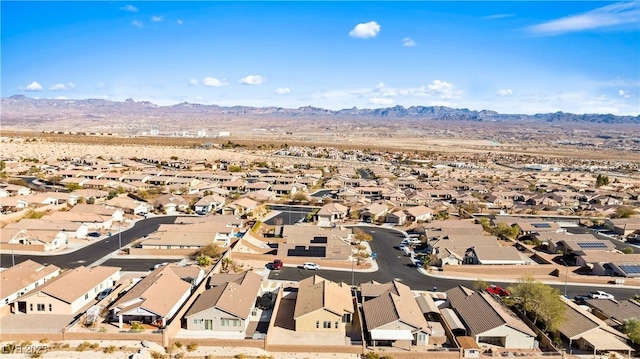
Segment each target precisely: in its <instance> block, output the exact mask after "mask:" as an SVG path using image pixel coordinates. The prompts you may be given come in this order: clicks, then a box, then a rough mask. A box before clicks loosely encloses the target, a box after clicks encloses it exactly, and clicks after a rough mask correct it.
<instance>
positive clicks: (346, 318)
mask: <svg viewBox="0 0 640 359" xmlns="http://www.w3.org/2000/svg"><path fill="white" fill-rule="evenodd" d="M342 322H343V323H351V313H346V314H343V315H342Z"/></svg>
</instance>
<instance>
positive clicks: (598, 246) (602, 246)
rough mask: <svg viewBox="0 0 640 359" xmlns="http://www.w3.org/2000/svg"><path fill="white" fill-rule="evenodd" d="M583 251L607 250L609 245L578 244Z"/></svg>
mask: <svg viewBox="0 0 640 359" xmlns="http://www.w3.org/2000/svg"><path fill="white" fill-rule="evenodd" d="M578 246H579V247H580V248H582V249H607V245H606V244H604V243H601V242H578Z"/></svg>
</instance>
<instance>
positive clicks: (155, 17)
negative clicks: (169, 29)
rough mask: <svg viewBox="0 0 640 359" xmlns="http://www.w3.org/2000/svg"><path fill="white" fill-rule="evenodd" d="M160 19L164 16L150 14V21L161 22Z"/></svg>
mask: <svg viewBox="0 0 640 359" xmlns="http://www.w3.org/2000/svg"><path fill="white" fill-rule="evenodd" d="M162 20H164V17H162V16H152V17H151V21H153V22H161V21H162Z"/></svg>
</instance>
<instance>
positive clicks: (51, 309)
mask: <svg viewBox="0 0 640 359" xmlns="http://www.w3.org/2000/svg"><path fill="white" fill-rule="evenodd" d="M49 311H50V312H53V304H51V303H49Z"/></svg>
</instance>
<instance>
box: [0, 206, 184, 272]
mask: <svg viewBox="0 0 640 359" xmlns="http://www.w3.org/2000/svg"><path fill="white" fill-rule="evenodd" d="M175 218H176V216H164V217H152V218H149V219H146V220H142V221H138V222H136V224H135V225H134V226H133V227H132V228H130V229H128V230H125V231H124V232H122V233H121V237H120V236H119V235H118V234H115V235H113V236H111V237H107V238H105V239H102V240H100V241H96V242H95V243H93V244H90V245H87V246H86V247H83V248H80V249H78V250H76V251H74V252H71V253H67V254H59V255H44V256H40V255H30V254H15V263H16V264H18V263H20V262H23V261H25V260H27V259H33V260H35V261H37V262H39V263H43V264H45V263H46V264H54V265H56V266H58V267H60V268H75V267H78V266H81V265H85V266H88V265H90V264H91V263H93V262H95V261H97V260H98V259H100V258H102V257H104V256H106V255H108V254H110V253H112V252H115V251H116V250H118V248H119V242H120V241H119V239H121V241H122V246H123V247H124V246H126V245H128V244H129V243H131V242H133V241H135V240H136V239H138V238H142V237H144V236H145V235H147V234H149V233H152V232H154V231H156V230H157V229H158V227H159V226H160V224H163V223H173V221H174V219H175ZM11 265H12V256H11V254H10V253H9V254H2V255H0V266H2V267H10V266H11Z"/></svg>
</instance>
